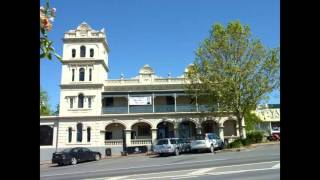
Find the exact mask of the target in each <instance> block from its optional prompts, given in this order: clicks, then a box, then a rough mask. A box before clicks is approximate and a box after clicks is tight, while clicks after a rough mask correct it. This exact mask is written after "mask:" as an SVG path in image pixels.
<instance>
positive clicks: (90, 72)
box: [89, 69, 92, 81]
mask: <svg viewBox="0 0 320 180" xmlns="http://www.w3.org/2000/svg"><path fill="white" fill-rule="evenodd" d="M91 80H92V69H89V81H91Z"/></svg>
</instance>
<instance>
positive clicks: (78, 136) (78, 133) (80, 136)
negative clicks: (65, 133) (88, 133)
mask: <svg viewBox="0 0 320 180" xmlns="http://www.w3.org/2000/svg"><path fill="white" fill-rule="evenodd" d="M77 142H82V124H81V123H78V124H77Z"/></svg>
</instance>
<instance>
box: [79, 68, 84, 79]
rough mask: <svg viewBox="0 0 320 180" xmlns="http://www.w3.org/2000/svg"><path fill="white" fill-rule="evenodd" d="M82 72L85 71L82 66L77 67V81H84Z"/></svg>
mask: <svg viewBox="0 0 320 180" xmlns="http://www.w3.org/2000/svg"><path fill="white" fill-rule="evenodd" d="M84 73H85V70H84V68H80V69H79V81H84Z"/></svg>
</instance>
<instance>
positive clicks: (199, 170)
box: [188, 167, 216, 175]
mask: <svg viewBox="0 0 320 180" xmlns="http://www.w3.org/2000/svg"><path fill="white" fill-rule="evenodd" d="M214 169H216V168H215V167H211V168H202V169H198V170H197V171H192V172H191V173H189V174H188V175H199V174H204V173H205V172H209V171H212V170H214Z"/></svg>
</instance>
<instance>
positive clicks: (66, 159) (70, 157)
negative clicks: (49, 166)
mask: <svg viewBox="0 0 320 180" xmlns="http://www.w3.org/2000/svg"><path fill="white" fill-rule="evenodd" d="M100 159H101V153H99V152H95V151H91V150H90V149H88V148H84V147H75V148H68V149H64V150H63V151H61V152H55V153H53V154H52V163H57V164H58V165H59V166H61V165H66V164H72V165H75V164H77V163H78V162H84V161H93V160H95V161H98V160H100Z"/></svg>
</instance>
